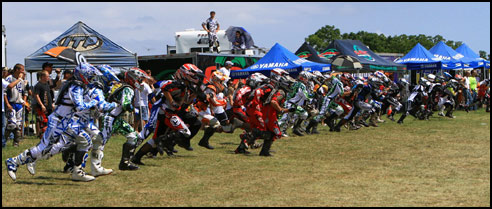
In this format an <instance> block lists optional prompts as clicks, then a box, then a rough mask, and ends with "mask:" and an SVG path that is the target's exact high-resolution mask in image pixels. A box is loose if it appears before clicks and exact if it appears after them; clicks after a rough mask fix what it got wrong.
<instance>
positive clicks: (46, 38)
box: [39, 31, 64, 43]
mask: <svg viewBox="0 0 492 209" xmlns="http://www.w3.org/2000/svg"><path fill="white" fill-rule="evenodd" d="M63 32H64V31H53V32H45V33H41V34H40V35H39V37H40V38H41V41H43V42H46V43H48V42H50V41H53V40H54V39H55V38H56V37H58V36H60V35H61V34H62V33H63Z"/></svg>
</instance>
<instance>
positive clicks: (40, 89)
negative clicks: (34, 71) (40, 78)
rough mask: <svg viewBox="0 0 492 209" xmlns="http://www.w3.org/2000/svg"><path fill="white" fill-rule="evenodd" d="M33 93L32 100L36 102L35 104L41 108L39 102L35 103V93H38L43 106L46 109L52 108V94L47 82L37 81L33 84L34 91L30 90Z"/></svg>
mask: <svg viewBox="0 0 492 209" xmlns="http://www.w3.org/2000/svg"><path fill="white" fill-rule="evenodd" d="M32 93H33V95H34V101H35V102H36V106H37V107H39V108H41V105H40V104H37V103H38V101H37V99H35V98H36V95H39V99H40V100H41V102H42V103H43V105H44V107H46V109H47V110H52V109H53V106H52V105H53V95H51V89H50V85H49V84H48V83H41V82H38V83H37V84H36V85H35V86H34V91H33V92H32Z"/></svg>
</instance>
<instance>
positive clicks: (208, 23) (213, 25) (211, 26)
mask: <svg viewBox="0 0 492 209" xmlns="http://www.w3.org/2000/svg"><path fill="white" fill-rule="evenodd" d="M202 25H205V27H206V28H207V29H208V30H209V31H210V33H212V34H215V33H216V30H217V26H218V25H219V21H218V20H217V18H213V19H212V18H210V17H209V18H208V19H207V20H205V22H203V23H202Z"/></svg>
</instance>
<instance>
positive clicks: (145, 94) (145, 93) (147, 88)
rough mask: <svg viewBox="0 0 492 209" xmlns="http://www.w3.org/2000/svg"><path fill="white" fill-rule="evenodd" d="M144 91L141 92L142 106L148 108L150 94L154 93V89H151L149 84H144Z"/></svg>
mask: <svg viewBox="0 0 492 209" xmlns="http://www.w3.org/2000/svg"><path fill="white" fill-rule="evenodd" d="M142 86H143V89H142V91H141V92H140V97H141V98H142V99H141V103H140V106H148V105H149V94H151V93H152V88H150V86H149V84H147V83H142Z"/></svg>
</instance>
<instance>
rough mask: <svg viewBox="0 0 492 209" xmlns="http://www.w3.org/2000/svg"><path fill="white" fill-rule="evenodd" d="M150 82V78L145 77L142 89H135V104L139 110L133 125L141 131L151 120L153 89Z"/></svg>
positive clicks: (136, 112)
mask: <svg viewBox="0 0 492 209" xmlns="http://www.w3.org/2000/svg"><path fill="white" fill-rule="evenodd" d="M148 82H149V81H148V79H144V80H143V82H142V85H141V87H140V89H135V101H134V106H135V108H136V109H137V110H136V111H135V117H134V124H133V126H134V128H135V130H137V131H139V132H140V131H141V130H142V127H143V126H145V124H146V123H147V121H148V120H149V94H151V93H152V89H151V88H150V86H149V84H148ZM137 95H138V96H137Z"/></svg>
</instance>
